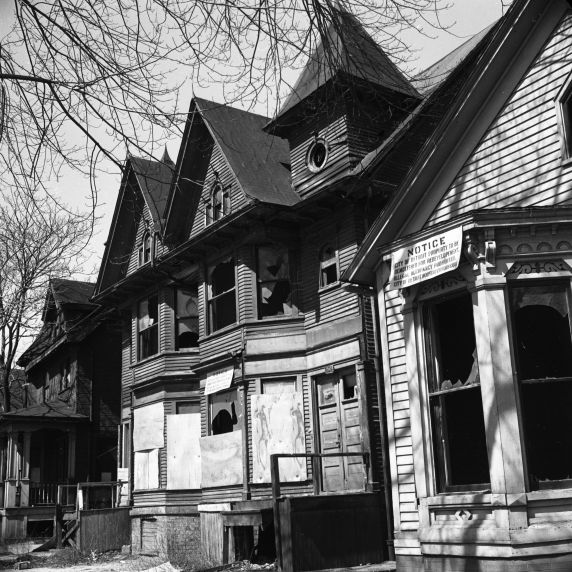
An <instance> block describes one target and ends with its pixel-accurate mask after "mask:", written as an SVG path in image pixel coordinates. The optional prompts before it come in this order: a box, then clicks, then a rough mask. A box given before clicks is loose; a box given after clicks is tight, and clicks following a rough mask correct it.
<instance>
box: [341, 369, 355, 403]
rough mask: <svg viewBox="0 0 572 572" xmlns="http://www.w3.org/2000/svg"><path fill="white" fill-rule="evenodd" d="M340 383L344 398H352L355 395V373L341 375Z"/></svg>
mask: <svg viewBox="0 0 572 572" xmlns="http://www.w3.org/2000/svg"><path fill="white" fill-rule="evenodd" d="M342 383H343V388H344V399H353V398H354V397H357V393H356V387H357V378H356V374H355V373H349V374H347V375H344V376H343V377H342Z"/></svg>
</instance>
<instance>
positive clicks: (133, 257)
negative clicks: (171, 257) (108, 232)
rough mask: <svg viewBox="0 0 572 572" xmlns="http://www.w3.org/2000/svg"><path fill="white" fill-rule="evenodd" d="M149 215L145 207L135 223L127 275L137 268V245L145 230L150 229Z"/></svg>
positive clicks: (147, 208)
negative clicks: (135, 228)
mask: <svg viewBox="0 0 572 572" xmlns="http://www.w3.org/2000/svg"><path fill="white" fill-rule="evenodd" d="M151 220H152V219H151V213H150V211H149V207H148V206H147V205H145V206H144V207H143V212H142V213H141V215H140V216H139V220H138V222H137V232H136V234H135V241H134V243H133V244H132V246H131V253H130V254H129V265H128V267H127V274H133V272H135V271H136V270H137V268H139V245H140V244H141V243H142V241H143V234H144V233H145V230H146V229H152V228H153V224H152V222H151Z"/></svg>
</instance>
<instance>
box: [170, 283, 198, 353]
mask: <svg viewBox="0 0 572 572" xmlns="http://www.w3.org/2000/svg"><path fill="white" fill-rule="evenodd" d="M198 340H199V309H198V292H197V287H196V286H194V287H193V286H189V287H185V288H176V289H175V348H176V349H177V350H183V349H188V348H196V347H197V346H198V345H199V343H198Z"/></svg>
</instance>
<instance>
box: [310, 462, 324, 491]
mask: <svg viewBox="0 0 572 572" xmlns="http://www.w3.org/2000/svg"><path fill="white" fill-rule="evenodd" d="M312 477H313V479H312V483H313V485H314V495H315V496H318V495H319V494H320V492H322V466H321V459H320V457H319V456H318V455H312Z"/></svg>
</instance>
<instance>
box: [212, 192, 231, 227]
mask: <svg viewBox="0 0 572 572" xmlns="http://www.w3.org/2000/svg"><path fill="white" fill-rule="evenodd" d="M229 213H230V190H229V189H228V188H226V189H225V188H223V186H222V184H221V183H219V182H216V183H215V184H214V185H213V188H212V190H211V196H210V200H209V203H208V205H207V224H211V223H213V222H216V221H217V220H220V219H221V218H222V217H223V216H226V215H227V214H229Z"/></svg>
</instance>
